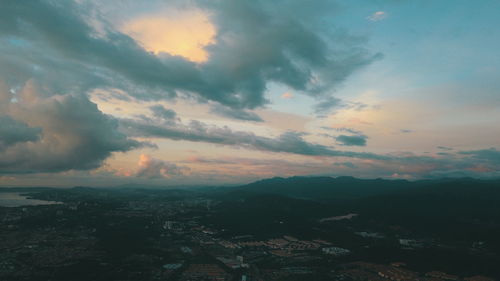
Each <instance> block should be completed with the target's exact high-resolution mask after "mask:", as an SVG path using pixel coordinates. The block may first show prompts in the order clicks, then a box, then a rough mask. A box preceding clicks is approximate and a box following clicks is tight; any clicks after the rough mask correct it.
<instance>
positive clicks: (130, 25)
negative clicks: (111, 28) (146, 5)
mask: <svg viewBox="0 0 500 281" xmlns="http://www.w3.org/2000/svg"><path fill="white" fill-rule="evenodd" d="M121 30H123V31H124V33H126V34H128V35H130V36H131V37H132V38H134V39H136V40H137V41H138V42H140V44H141V45H142V46H143V47H144V48H145V49H147V50H148V51H152V52H154V53H156V54H157V55H161V53H168V54H170V55H174V56H176V55H178V56H182V57H184V58H186V59H188V60H191V61H194V62H198V63H201V62H205V61H207V60H208V53H207V52H206V50H205V49H204V47H206V46H207V45H209V44H212V43H213V39H214V36H215V32H216V30H215V27H214V26H213V25H212V24H211V23H210V20H209V18H208V15H207V14H205V13H203V12H202V11H200V10H197V11H185V10H184V11H176V13H169V11H163V12H159V13H157V14H156V15H147V16H142V17H139V18H133V19H131V20H129V21H127V22H126V23H125V24H124V25H123V26H122V27H121Z"/></svg>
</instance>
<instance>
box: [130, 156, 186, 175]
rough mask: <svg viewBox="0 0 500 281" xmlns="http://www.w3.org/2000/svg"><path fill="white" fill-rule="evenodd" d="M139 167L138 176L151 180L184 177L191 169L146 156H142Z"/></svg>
mask: <svg viewBox="0 0 500 281" xmlns="http://www.w3.org/2000/svg"><path fill="white" fill-rule="evenodd" d="M138 165H139V169H138V171H137V173H136V176H137V177H144V178H150V179H154V178H170V177H173V176H179V175H184V174H185V173H186V172H188V171H189V168H187V167H181V166H177V165H176V164H174V163H170V162H166V161H162V160H159V159H154V158H152V157H151V156H149V155H145V154H141V156H140V159H139V163H138Z"/></svg>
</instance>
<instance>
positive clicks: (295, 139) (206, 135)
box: [121, 119, 390, 160]
mask: <svg viewBox="0 0 500 281" xmlns="http://www.w3.org/2000/svg"><path fill="white" fill-rule="evenodd" d="M121 126H122V128H123V130H124V131H125V132H127V133H128V134H130V135H132V136H137V137H151V138H167V139H172V140H187V141H193V142H206V143H214V144H222V145H229V146H235V147H242V148H248V149H256V150H261V151H270V152H285V153H293V154H299V155H309V156H339V157H354V158H365V159H378V160H384V159H390V157H387V156H383V155H378V154H373V153H364V152H351V151H340V150H334V149H332V148H330V147H328V146H324V145H320V144H314V143H310V142H307V141H305V140H304V139H303V137H302V136H303V134H301V133H297V132H286V133H283V134H282V135H280V136H278V137H276V138H269V137H263V136H258V135H255V134H254V133H251V132H244V131H233V130H231V129H230V128H228V127H216V126H211V125H207V124H205V123H202V122H199V121H191V122H190V123H189V124H188V125H183V124H175V125H168V124H157V123H154V122H147V121H144V120H141V121H138V120H130V119H127V120H121Z"/></svg>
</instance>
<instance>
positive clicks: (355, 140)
mask: <svg viewBox="0 0 500 281" xmlns="http://www.w3.org/2000/svg"><path fill="white" fill-rule="evenodd" d="M367 138H368V137H367V136H364V135H355V136H348V135H340V136H337V137H335V140H337V143H339V144H340V145H345V146H366V139H367Z"/></svg>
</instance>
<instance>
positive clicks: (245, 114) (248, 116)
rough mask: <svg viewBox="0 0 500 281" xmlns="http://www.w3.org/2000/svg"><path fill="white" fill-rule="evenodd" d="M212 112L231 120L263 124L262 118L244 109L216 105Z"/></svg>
mask: <svg viewBox="0 0 500 281" xmlns="http://www.w3.org/2000/svg"><path fill="white" fill-rule="evenodd" d="M210 112H212V113H214V114H217V115H219V116H222V117H227V118H231V119H237V120H244V121H253V122H263V121H264V120H262V118H260V116H259V115H257V114H255V113H253V112H250V111H246V110H243V109H233V108H230V107H227V106H223V105H219V104H217V105H214V106H212V108H211V110H210Z"/></svg>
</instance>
